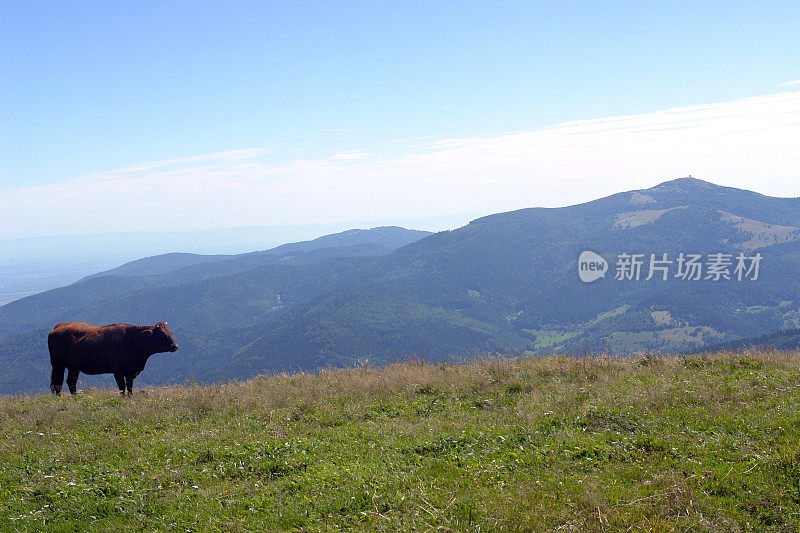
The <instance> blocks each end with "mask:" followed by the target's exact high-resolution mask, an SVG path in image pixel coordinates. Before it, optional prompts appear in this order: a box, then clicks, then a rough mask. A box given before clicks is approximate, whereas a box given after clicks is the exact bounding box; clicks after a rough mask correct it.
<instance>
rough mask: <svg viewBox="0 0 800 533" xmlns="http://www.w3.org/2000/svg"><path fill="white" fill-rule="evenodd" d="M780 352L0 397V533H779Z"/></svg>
mask: <svg viewBox="0 0 800 533" xmlns="http://www.w3.org/2000/svg"><path fill="white" fill-rule="evenodd" d="M798 404H800V352H794V353H778V352H762V353H758V354H755V355H754V354H749V353H717V354H713V355H697V356H691V357H688V358H675V359H658V358H653V357H647V358H643V359H640V360H638V361H627V362H626V361H619V360H613V359H608V358H587V359H574V358H567V357H561V358H546V359H522V360H498V359H485V360H481V361H477V362H474V363H470V364H466V365H430V364H427V365H423V364H413V363H408V364H401V365H394V366H390V367H387V368H386V369H373V368H360V369H349V370H335V371H324V372H322V373H320V374H295V375H278V376H275V377H268V378H258V379H254V380H251V381H248V382H245V383H241V384H220V385H214V386H209V387H200V386H172V387H163V388H158V389H151V390H147V391H144V392H142V393H140V394H137V395H136V396H135V397H134V398H132V399H122V398H119V397H118V396H117V394H116V393H113V392H111V391H109V390H98V389H93V390H88V391H83V392H81V393H79V394H78V396H77V397H74V398H73V397H68V396H67V397H50V396H30V397H24V396H23V397H10V396H5V397H0V529H3V530H5V529H19V530H48V531H72V530H75V529H80V530H84V529H89V530H110V529H115V530H134V529H141V528H146V529H158V530H181V531H192V530H226V531H238V530H279V529H290V528H296V529H302V530H312V531H313V530H335V529H340V528H355V529H363V530H375V529H377V530H386V531H393V530H397V529H411V528H416V529H419V530H432V529H436V528H443V529H445V530H448V529H453V530H474V531H478V530H481V531H484V530H489V529H512V530H513V529H520V530H530V529H534V530H541V529H545V530H554V529H561V530H567V531H571V530H574V531H584V530H630V529H633V530H652V531H669V530H676V529H677V530H701V531H702V530H722V531H729V530H752V529H756V530H787V531H788V530H792V531H795V530H797V529H798V527H800V413H799V412H798V411H797V405H798Z"/></svg>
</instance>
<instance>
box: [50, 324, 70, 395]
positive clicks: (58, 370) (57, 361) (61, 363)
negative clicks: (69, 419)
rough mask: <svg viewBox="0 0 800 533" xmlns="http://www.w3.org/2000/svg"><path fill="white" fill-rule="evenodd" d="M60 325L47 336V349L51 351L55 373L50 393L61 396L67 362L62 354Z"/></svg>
mask: <svg viewBox="0 0 800 533" xmlns="http://www.w3.org/2000/svg"><path fill="white" fill-rule="evenodd" d="M56 328H58V325H56V327H55V328H53V331H51V332H50V334H49V335H48V336H47V349H48V350H49V351H50V364H51V365H52V367H53V371H52V372H51V373H50V391H51V392H52V393H53V394H61V387H62V385H63V384H64V369H65V367H66V361H65V357H64V354H63V353H60V350H59V349H58V347H59V342H58V340H59V339H58V337H59V335H58V332H57V331H56Z"/></svg>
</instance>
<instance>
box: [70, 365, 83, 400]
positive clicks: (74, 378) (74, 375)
mask: <svg viewBox="0 0 800 533" xmlns="http://www.w3.org/2000/svg"><path fill="white" fill-rule="evenodd" d="M80 373H81V371H80V370H78V369H77V368H70V369H69V372H68V373H67V386H68V387H69V393H70V394H75V393H76V392H78V375H79V374H80Z"/></svg>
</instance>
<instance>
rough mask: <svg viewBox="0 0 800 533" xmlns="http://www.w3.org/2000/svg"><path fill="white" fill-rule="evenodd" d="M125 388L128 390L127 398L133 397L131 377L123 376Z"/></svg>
mask: <svg viewBox="0 0 800 533" xmlns="http://www.w3.org/2000/svg"><path fill="white" fill-rule="evenodd" d="M125 386H126V387H127V388H128V396H133V376H125Z"/></svg>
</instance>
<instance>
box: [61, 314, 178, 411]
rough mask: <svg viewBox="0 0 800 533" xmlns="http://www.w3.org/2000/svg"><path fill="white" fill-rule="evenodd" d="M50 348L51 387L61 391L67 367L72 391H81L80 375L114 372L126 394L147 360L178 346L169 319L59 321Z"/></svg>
mask: <svg viewBox="0 0 800 533" xmlns="http://www.w3.org/2000/svg"><path fill="white" fill-rule="evenodd" d="M47 346H48V348H50V364H51V365H53V373H52V374H51V376H50V390H51V391H52V392H53V394H61V384H62V383H63V381H64V369H67V370H68V371H69V374H68V375H67V385H68V386H69V392H70V393H72V394H75V392H76V391H77V383H78V375H79V374H80V373H81V372H83V373H85V374H109V373H110V374H114V378H115V379H116V380H117V386H118V387H119V390H120V392H121V393H122V395H123V396H124V395H125V389H126V387H127V389H128V395H129V396H130V395H132V394H133V379H134V378H135V377H136V376H138V375H139V373H140V372H141V371H142V370H144V365H145V364H147V359H148V358H149V357H150V356H151V355H153V354H155V353H159V352H174V351H175V350H177V349H178V345H177V344H176V343H175V341H174V340H173V339H172V332H171V331H170V330H169V328H168V327H167V323H166V322H159V323H158V324H156V325H155V326H132V325H130V324H110V325H108V326H92V325H91V324H82V323H80V322H67V323H62V324H56V327H54V328H53V331H51V332H50V335H48V336H47Z"/></svg>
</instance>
